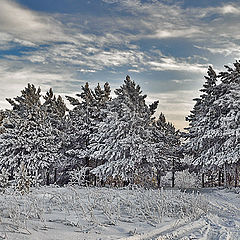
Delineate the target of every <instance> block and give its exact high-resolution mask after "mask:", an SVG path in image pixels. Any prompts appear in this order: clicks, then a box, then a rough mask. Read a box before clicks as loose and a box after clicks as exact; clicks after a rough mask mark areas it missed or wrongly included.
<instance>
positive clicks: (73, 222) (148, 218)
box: [0, 186, 209, 240]
mask: <svg viewBox="0 0 240 240" xmlns="http://www.w3.org/2000/svg"><path fill="white" fill-rule="evenodd" d="M208 205H209V203H208V201H207V199H206V197H204V196H203V195H201V194H197V193H190V194H189V193H185V192H181V191H179V190H163V189H161V190H146V189H141V188H136V189H108V188H79V187H70V186H68V187H65V188H57V187H43V188H39V189H36V188H34V189H32V191H31V192H30V193H29V194H26V195H23V196H22V195H20V194H18V193H16V192H14V191H13V190H12V189H7V191H6V192H5V193H4V194H3V193H2V194H1V195H0V239H19V240H21V239H34V240H35V239H36V240H37V239H44V240H50V239H54V240H57V239H72V240H75V239H98V240H100V239H101V240H103V239H119V238H127V237H130V236H131V235H132V236H135V237H137V236H141V235H142V236H143V234H144V233H146V232H151V231H157V229H158V231H160V229H161V228H163V229H162V231H164V228H166V229H169V228H173V227H176V226H178V225H179V224H180V223H183V222H184V223H186V222H191V221H195V220H197V219H199V218H201V217H202V216H205V215H206V214H207V212H208Z"/></svg>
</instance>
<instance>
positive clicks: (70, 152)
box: [0, 76, 181, 186]
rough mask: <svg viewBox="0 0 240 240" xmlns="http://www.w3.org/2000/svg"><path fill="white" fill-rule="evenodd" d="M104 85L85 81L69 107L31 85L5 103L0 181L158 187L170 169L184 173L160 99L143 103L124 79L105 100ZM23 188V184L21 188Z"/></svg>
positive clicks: (176, 139)
mask: <svg viewBox="0 0 240 240" xmlns="http://www.w3.org/2000/svg"><path fill="white" fill-rule="evenodd" d="M110 93H111V89H110V86H109V84H108V83H105V85H104V87H103V88H101V87H100V85H99V84H98V85H97V87H95V88H94V89H91V88H90V86H89V85H88V83H86V84H85V86H83V87H82V91H81V92H80V93H79V94H77V97H76V98H73V97H70V96H66V97H67V99H68V101H69V102H70V104H71V105H72V106H73V107H72V109H71V110H69V109H67V107H66V105H65V103H64V101H63V99H62V98H61V97H60V96H58V97H56V96H55V95H54V93H53V91H52V89H50V90H49V91H48V92H47V93H46V94H45V95H42V93H41V89H40V88H38V89H37V88H36V87H35V86H34V85H31V84H28V86H27V87H26V88H25V89H24V90H22V91H21V95H20V96H18V97H16V98H14V99H7V101H8V102H9V103H10V104H11V106H12V109H11V110H6V111H2V112H1V117H0V123H1V134H0V168H1V172H2V174H1V176H2V177H4V176H5V177H6V175H7V177H8V178H9V179H10V180H11V179H17V182H19V181H20V182H24V183H25V184H27V185H31V184H33V183H34V184H39V183H40V184H47V185H48V184H50V183H58V184H64V183H68V182H70V181H71V182H77V183H80V184H87V185H88V184H94V185H97V184H98V185H99V184H101V185H104V184H105V183H106V182H109V181H110V182H115V184H117V185H126V184H129V183H137V184H140V185H142V184H145V185H146V184H147V185H155V186H156V185H160V178H161V176H163V175H165V173H166V172H167V171H172V172H174V171H175V170H179V169H181V164H180V160H179V159H180V158H179V147H180V132H179V131H177V130H176V129H175V127H174V126H173V125H172V124H171V123H168V122H167V121H166V119H165V117H164V115H163V114H162V113H161V114H160V116H158V117H157V118H156V117H155V116H154V113H155V111H156V109H157V107H158V102H154V103H152V104H151V105H149V106H148V105H147V104H146V102H145V99H146V97H147V96H146V95H143V94H142V91H141V89H140V87H139V85H136V84H135V82H134V81H132V80H131V79H130V77H129V76H127V77H126V80H125V81H124V83H123V85H122V86H121V87H120V88H118V89H116V90H115V95H116V97H115V98H111V96H110ZM20 185H21V184H20Z"/></svg>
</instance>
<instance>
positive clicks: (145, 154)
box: [89, 76, 167, 183]
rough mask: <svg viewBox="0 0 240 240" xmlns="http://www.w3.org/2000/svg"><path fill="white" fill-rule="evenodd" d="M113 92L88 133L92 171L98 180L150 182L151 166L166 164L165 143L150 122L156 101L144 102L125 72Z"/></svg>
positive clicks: (143, 98) (160, 166) (156, 166)
mask: <svg viewBox="0 0 240 240" xmlns="http://www.w3.org/2000/svg"><path fill="white" fill-rule="evenodd" d="M115 94H116V95H117V97H116V98H114V99H113V100H112V101H110V102H108V103H107V109H106V110H105V112H106V113H107V115H106V117H105V118H104V119H103V121H102V122H101V123H100V124H99V125H98V131H97V132H95V133H93V134H92V138H91V145H90V149H89V151H90V152H91V158H94V159H97V160H98V164H97V165H98V166H97V167H96V168H95V169H93V170H92V173H94V174H95V175H96V176H97V177H98V178H99V179H101V180H107V179H108V178H109V177H112V178H120V179H121V180H122V181H129V182H132V183H133V182H134V181H136V180H137V178H141V181H142V182H143V181H145V183H146V182H150V181H151V179H152V178H153V175H154V169H155V168H160V169H162V171H164V170H165V169H166V168H167V158H166V156H165V155H164V152H165V147H166V145H165V143H164V142H163V141H156V134H155V132H156V131H155V130H156V128H155V126H154V125H153V124H152V121H153V119H152V117H153V116H152V115H153V113H154V111H155V109H156V107H157V103H154V104H155V105H154V106H153V105H151V106H152V107H149V106H147V105H146V103H145V98H146V95H142V91H141V89H140V86H139V85H136V84H135V82H134V81H132V80H131V79H130V77H129V76H127V77H126V80H125V81H124V84H123V85H122V86H121V87H120V88H119V89H116V90H115ZM158 134H159V131H158ZM158 140H159V139H158ZM146 178H148V180H146Z"/></svg>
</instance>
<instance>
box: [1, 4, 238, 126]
mask: <svg viewBox="0 0 240 240" xmlns="http://www.w3.org/2000/svg"><path fill="white" fill-rule="evenodd" d="M239 40H240V1H236V0H235V1H227V0H211V1H209V0H201V1H199V0H89V1H88V0H41V1H32V0H14V1H13V0H0V107H1V108H6V107H9V105H8V104H7V102H6V101H5V98H6V97H15V96H17V95H19V94H20V91H21V90H22V89H23V88H24V87H25V86H26V84H27V83H29V82H30V83H33V84H35V85H37V86H41V88H42V90H43V91H46V90H48V89H49V88H50V87H52V88H53V90H54V92H55V93H56V94H60V95H62V96H64V95H74V94H76V93H78V92H79V91H80V87H81V85H82V84H84V82H86V81H88V82H90V85H91V86H92V87H94V86H95V85H96V84H97V83H98V82H99V83H101V84H103V83H104V82H106V81H107V82H109V83H110V84H111V86H112V89H114V88H117V87H119V86H120V85H121V84H122V82H123V80H124V78H125V77H126V75H127V74H128V75H130V76H131V78H132V79H133V80H134V81H135V82H137V83H138V84H139V85H140V86H141V87H142V90H143V92H144V93H145V94H147V95H148V102H149V103H150V102H151V101H154V100H157V99H159V100H160V104H159V108H158V112H159V113H160V112H163V113H164V114H165V115H166V116H167V119H168V120H169V121H171V122H173V123H174V124H175V125H176V127H178V128H183V127H184V126H186V125H187V123H186V122H185V121H184V119H185V116H186V115H188V113H189V111H190V110H191V109H192V106H193V101H192V98H194V97H197V96H198V95H199V92H198V90H199V89H200V88H201V86H202V84H203V81H204V77H203V76H204V75H206V72H207V67H208V66H209V65H212V66H213V67H214V69H215V70H216V71H221V70H223V65H225V64H229V65H230V63H232V62H234V61H235V60H236V59H239V57H240V41H239Z"/></svg>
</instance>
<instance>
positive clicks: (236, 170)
mask: <svg viewBox="0 0 240 240" xmlns="http://www.w3.org/2000/svg"><path fill="white" fill-rule="evenodd" d="M234 186H235V187H237V186H238V167H237V164H236V166H235V184H234Z"/></svg>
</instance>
